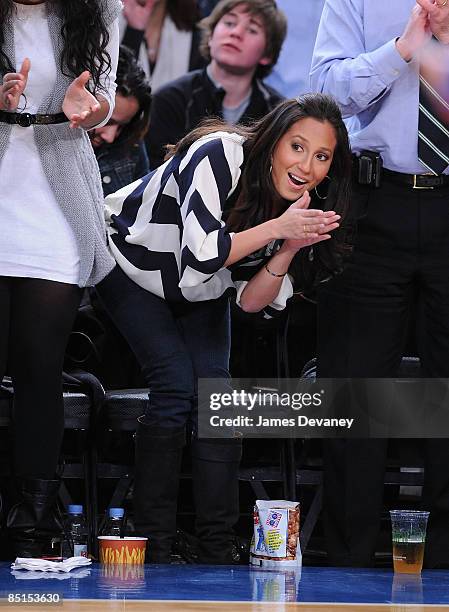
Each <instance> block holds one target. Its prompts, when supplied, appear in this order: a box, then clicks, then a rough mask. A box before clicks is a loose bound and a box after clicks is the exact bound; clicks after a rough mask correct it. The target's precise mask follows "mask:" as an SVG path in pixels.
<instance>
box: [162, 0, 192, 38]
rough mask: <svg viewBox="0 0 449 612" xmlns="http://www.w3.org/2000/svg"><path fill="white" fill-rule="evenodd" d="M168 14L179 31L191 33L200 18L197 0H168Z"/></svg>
mask: <svg viewBox="0 0 449 612" xmlns="http://www.w3.org/2000/svg"><path fill="white" fill-rule="evenodd" d="M167 13H168V14H169V15H170V17H171V19H172V21H173V23H174V24H175V26H176V27H177V28H178V30H185V31H187V32H190V31H191V30H193V29H194V27H195V25H196V23H197V21H198V20H199V18H200V11H199V8H198V2H197V0H167Z"/></svg>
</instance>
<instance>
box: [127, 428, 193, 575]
mask: <svg viewBox="0 0 449 612" xmlns="http://www.w3.org/2000/svg"><path fill="white" fill-rule="evenodd" d="M185 440H186V438H185V428H181V429H178V428H168V427H167V428H164V427H154V426H151V425H146V424H145V423H144V422H143V421H142V420H141V419H139V425H138V428H137V433H136V468H135V481H134V523H135V531H136V535H139V536H145V537H147V538H148V549H147V551H148V552H147V556H146V560H147V562H149V563H170V553H171V549H172V545H173V542H174V540H175V537H176V511H177V502H178V489H179V474H180V470H181V460H182V449H183V447H184V446H185Z"/></svg>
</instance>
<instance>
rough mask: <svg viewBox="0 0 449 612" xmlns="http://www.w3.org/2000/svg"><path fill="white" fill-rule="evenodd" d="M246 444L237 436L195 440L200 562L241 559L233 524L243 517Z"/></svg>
mask: <svg viewBox="0 0 449 612" xmlns="http://www.w3.org/2000/svg"><path fill="white" fill-rule="evenodd" d="M241 456H242V444H241V441H240V440H235V439H229V440H227V439H216V440H215V439H203V440H202V439H194V440H192V480H193V494H194V499H195V509H196V522H195V526H196V534H197V536H198V540H199V557H198V561H199V563H209V564H217V565H226V564H231V563H236V562H238V558H236V555H235V554H234V548H233V542H234V531H233V527H234V525H235V524H236V523H237V521H238V518H239V465H240V459H241Z"/></svg>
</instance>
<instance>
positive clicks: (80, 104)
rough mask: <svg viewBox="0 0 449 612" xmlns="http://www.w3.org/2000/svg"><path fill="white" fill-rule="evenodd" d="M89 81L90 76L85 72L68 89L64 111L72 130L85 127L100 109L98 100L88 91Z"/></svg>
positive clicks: (63, 104)
mask: <svg viewBox="0 0 449 612" xmlns="http://www.w3.org/2000/svg"><path fill="white" fill-rule="evenodd" d="M89 79H90V74H89V72H88V70H85V71H84V72H82V73H81V74H80V75H79V77H77V78H76V79H74V80H73V81H72V83H70V85H69V86H68V87H67V91H66V93H65V97H64V102H63V103H62V110H63V111H64V114H65V116H66V117H67V119H68V120H69V121H70V127H71V128H77V127H85V126H84V125H83V124H84V123H85V122H86V119H88V118H89V117H90V116H91V115H92V113H94V112H95V111H97V110H99V109H100V103H99V102H98V100H97V99H96V98H95V96H93V95H92V94H91V93H90V91H88V90H87V89H86V85H87V82H88V81H89Z"/></svg>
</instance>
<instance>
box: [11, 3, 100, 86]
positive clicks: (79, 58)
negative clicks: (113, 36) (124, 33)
mask: <svg viewBox="0 0 449 612" xmlns="http://www.w3.org/2000/svg"><path fill="white" fill-rule="evenodd" d="M47 2H48V4H53V5H54V7H51V8H54V9H55V10H57V11H58V12H59V13H60V15H61V18H62V24H63V25H62V28H61V36H62V38H63V41H64V45H63V50H62V54H61V64H60V68H61V71H62V73H63V74H65V75H66V76H69V77H77V76H79V75H80V74H81V73H82V72H83V71H84V70H89V72H90V74H91V77H92V82H93V91H94V92H97V91H99V90H100V89H101V86H100V78H101V76H102V75H103V74H107V73H108V72H109V71H110V69H111V58H110V57H109V54H108V53H107V51H106V46H107V44H108V42H109V33H108V30H107V28H106V24H105V22H104V17H103V11H102V2H101V0H47ZM13 10H14V2H13V0H1V2H0V73H2V74H4V73H5V72H15V70H16V69H15V67H13V66H12V64H11V60H10V58H8V57H7V56H6V54H5V51H4V43H5V34H4V28H5V25H4V24H6V23H7V22H8V19H10V18H11V17H12V13H13Z"/></svg>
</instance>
